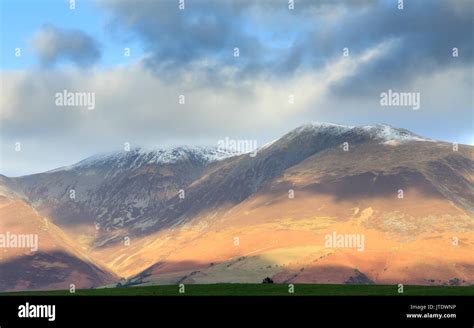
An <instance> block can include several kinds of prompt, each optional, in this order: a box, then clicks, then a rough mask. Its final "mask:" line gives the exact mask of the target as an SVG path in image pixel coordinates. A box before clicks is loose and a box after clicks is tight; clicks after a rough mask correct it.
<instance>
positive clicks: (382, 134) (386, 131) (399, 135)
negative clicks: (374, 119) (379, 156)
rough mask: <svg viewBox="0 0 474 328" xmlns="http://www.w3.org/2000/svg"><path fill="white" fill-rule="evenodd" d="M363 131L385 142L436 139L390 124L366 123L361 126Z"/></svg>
mask: <svg viewBox="0 0 474 328" xmlns="http://www.w3.org/2000/svg"><path fill="white" fill-rule="evenodd" d="M360 129H362V130H363V131H365V132H367V133H369V134H371V135H373V136H374V137H376V138H378V139H381V140H382V141H383V143H393V142H394V141H396V142H407V141H431V142H433V141H434V140H432V139H428V138H423V137H420V136H419V135H416V134H414V133H412V132H410V131H408V130H405V129H401V128H395V127H393V126H391V125H388V124H375V125H365V126H362V127H360Z"/></svg>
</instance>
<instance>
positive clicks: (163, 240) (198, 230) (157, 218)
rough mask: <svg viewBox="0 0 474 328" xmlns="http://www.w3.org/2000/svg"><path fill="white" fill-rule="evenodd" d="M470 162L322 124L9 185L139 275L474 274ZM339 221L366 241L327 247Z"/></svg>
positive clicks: (201, 278) (126, 156) (397, 277)
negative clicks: (360, 246)
mask: <svg viewBox="0 0 474 328" xmlns="http://www.w3.org/2000/svg"><path fill="white" fill-rule="evenodd" d="M473 168H474V148H473V147H471V146H465V145H460V146H459V149H458V150H457V151H454V150H453V146H452V145H451V144H449V143H445V142H439V141H435V140H431V139H426V138H423V137H420V136H418V135H415V134H413V133H411V132H409V131H407V130H404V129H398V128H394V127H391V126H388V125H383V124H377V125H372V126H363V127H352V126H341V125H335V124H328V123H314V124H306V125H303V126H301V127H298V128H296V129H294V130H293V131H290V132H289V133H287V134H286V135H284V136H282V137H281V138H280V139H278V140H275V141H273V142H272V143H269V144H267V145H265V146H263V147H261V148H260V149H259V150H258V152H257V154H256V156H251V155H250V154H235V153H228V152H217V151H215V150H210V149H208V148H188V147H187V148H178V149H174V150H169V151H162V150H153V151H143V150H140V149H138V150H133V151H130V152H119V153H112V154H107V155H101V156H94V157H92V158H89V159H86V160H85V161H82V162H79V163H77V164H75V165H72V166H70V167H66V168H60V169H57V170H53V171H50V172H46V173H41V174H36V175H31V176H25V177H20V178H15V179H12V181H13V182H12V183H15V184H16V185H17V186H18V192H19V193H20V194H22V195H24V197H25V198H26V199H27V200H28V201H30V202H31V204H32V205H33V206H34V207H35V209H37V210H38V211H39V212H40V213H41V214H42V215H45V216H46V215H47V216H49V217H51V218H52V220H53V221H54V222H55V223H56V224H57V225H58V226H60V227H61V229H63V230H64V231H66V233H68V235H70V236H73V237H74V238H75V239H77V240H80V241H81V242H82V244H81V245H82V246H83V247H84V248H85V249H87V251H88V254H89V255H90V257H91V258H93V259H94V260H96V261H98V262H99V263H105V264H106V265H107V267H108V268H109V269H110V270H112V271H113V272H115V273H116V274H118V275H120V276H125V277H134V278H133V279H134V281H135V282H138V283H176V282H180V281H184V282H205V283H207V282H209V283H212V282H260V281H261V280H262V279H263V278H264V277H265V276H271V277H273V278H274V280H276V281H279V282H283V281H285V282H288V281H295V282H305V281H307V282H322V283H324V282H335V283H372V282H375V283H394V282H400V283H417V284H451V283H462V284H472V283H474V258H473V257H472V254H473V252H474V244H473V243H472V240H473V237H474V236H473V231H474V210H473V209H474V187H473V186H474V175H473ZM72 189H73V190H74V191H75V196H76V197H75V199H71V198H70V197H69V196H70V191H71V190H72ZM180 191H182V192H183V193H181V192H180ZM180 196H181V197H180ZM97 223H98V225H96V224H97ZM96 228H99V230H96ZM333 233H336V234H337V233H339V234H344V235H359V236H364V238H365V243H366V244H365V247H364V250H363V251H358V250H356V249H354V248H351V247H343V248H340V247H336V248H330V247H329V248H328V247H326V246H325V238H326V236H327V235H332V234H333ZM124 238H127V239H128V240H129V241H130V243H129V244H127V245H125V244H124ZM453 240H456V245H454V244H453Z"/></svg>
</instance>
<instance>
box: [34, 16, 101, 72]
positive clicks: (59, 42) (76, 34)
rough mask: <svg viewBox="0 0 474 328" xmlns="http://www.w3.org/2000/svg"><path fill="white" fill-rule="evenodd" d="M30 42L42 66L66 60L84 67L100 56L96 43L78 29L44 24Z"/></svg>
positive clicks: (94, 61)
mask: <svg viewBox="0 0 474 328" xmlns="http://www.w3.org/2000/svg"><path fill="white" fill-rule="evenodd" d="M31 44H32V46H33V48H34V50H35V51H36V53H37V55H38V58H39V61H40V62H41V64H42V65H44V66H54V65H55V64H56V63H58V62H59V61H61V60H66V61H70V62H72V63H74V64H76V65H78V66H81V67H86V66H90V65H92V64H94V63H96V62H97V61H98V60H99V59H100V57H101V52H100V49H99V45H98V43H97V42H96V41H95V40H94V39H93V38H92V37H91V36H89V35H87V34H86V33H84V32H82V31H80V30H74V29H61V28H57V27H55V26H52V25H44V26H43V27H42V28H41V29H40V30H39V31H37V32H36V34H35V35H34V36H33V39H32V41H31Z"/></svg>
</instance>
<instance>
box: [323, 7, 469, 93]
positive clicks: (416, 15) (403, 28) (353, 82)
mask: <svg viewBox="0 0 474 328" xmlns="http://www.w3.org/2000/svg"><path fill="white" fill-rule="evenodd" d="M473 11H474V2H472V1H469V0H457V1H405V8H404V9H403V10H398V9H397V7H396V4H394V3H390V4H389V3H387V2H382V1H381V2H379V3H378V4H377V6H374V7H373V8H372V9H371V10H369V11H366V12H363V13H360V14H359V15H355V16H354V17H352V18H350V19H349V20H344V21H342V22H341V28H340V30H338V31H335V32H334V33H331V35H330V38H331V39H332V40H334V42H335V43H338V44H344V45H346V46H347V47H349V48H350V49H351V51H353V52H355V53H357V52H359V51H362V50H363V48H364V47H367V46H370V45H371V44H377V43H380V42H383V41H385V40H395V41H396V46H395V47H393V49H392V50H391V51H389V52H388V53H387V54H386V56H384V57H383V58H380V59H378V60H376V61H373V62H372V63H369V64H368V65H365V66H364V68H363V69H361V70H360V71H359V72H358V74H356V75H354V76H353V77H351V78H349V79H346V80H345V81H343V82H342V83H341V84H340V85H339V86H336V87H335V88H334V92H335V93H336V94H338V95H340V96H341V95H360V94H367V95H368V94H373V93H376V92H377V91H378V92H380V91H379V90H381V89H387V88H403V86H406V85H407V84H409V83H410V82H412V81H413V80H416V79H418V78H420V77H421V76H423V75H425V74H429V73H431V72H434V71H442V70H445V69H449V68H460V67H461V68H462V67H465V68H466V69H472V63H473V61H474V25H473V24H474V23H473V14H474V12H473ZM455 47H456V48H458V49H459V57H453V56H452V49H453V48H455Z"/></svg>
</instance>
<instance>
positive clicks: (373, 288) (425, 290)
mask: <svg viewBox="0 0 474 328" xmlns="http://www.w3.org/2000/svg"><path fill="white" fill-rule="evenodd" d="M0 295H1V296H7V295H10V296H11V295H13V296H15V295H17V296H65V295H71V296H177V295H180V296H279V295H281V296H285V295H286V296H289V295H302V296H334V295H336V296H344V295H346V296H349V295H369V296H370V295H381V296H384V295H385V296H403V295H413V296H415V295H416V296H464V295H471V296H474V286H404V293H403V294H399V293H398V287H397V286H396V285H315V284H295V285H294V294H290V293H288V285H284V284H268V285H267V284H209V285H192V284H190V285H185V293H184V294H180V293H179V286H177V285H161V286H146V287H121V288H102V289H82V290H77V291H76V293H75V294H70V293H69V291H67V290H64V291H35V292H15V293H0Z"/></svg>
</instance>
